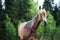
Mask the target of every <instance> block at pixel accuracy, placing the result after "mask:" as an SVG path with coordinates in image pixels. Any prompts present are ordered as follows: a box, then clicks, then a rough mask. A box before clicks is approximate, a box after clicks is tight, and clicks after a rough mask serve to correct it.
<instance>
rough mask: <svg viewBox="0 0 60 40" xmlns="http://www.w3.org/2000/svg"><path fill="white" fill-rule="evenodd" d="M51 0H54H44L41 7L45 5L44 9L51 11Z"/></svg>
mask: <svg viewBox="0 0 60 40" xmlns="http://www.w3.org/2000/svg"><path fill="white" fill-rule="evenodd" d="M53 1H54V0H44V4H43V7H45V8H46V10H49V11H51V9H52V3H53Z"/></svg>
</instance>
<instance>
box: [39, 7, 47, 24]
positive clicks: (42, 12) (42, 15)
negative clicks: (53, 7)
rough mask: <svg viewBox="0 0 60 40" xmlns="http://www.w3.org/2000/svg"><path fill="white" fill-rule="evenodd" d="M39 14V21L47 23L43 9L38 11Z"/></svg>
mask: <svg viewBox="0 0 60 40" xmlns="http://www.w3.org/2000/svg"><path fill="white" fill-rule="evenodd" d="M39 14H40V17H41V20H42V21H43V22H44V23H45V24H46V23H47V19H46V17H47V15H46V10H45V8H42V9H41V10H40V13H39Z"/></svg>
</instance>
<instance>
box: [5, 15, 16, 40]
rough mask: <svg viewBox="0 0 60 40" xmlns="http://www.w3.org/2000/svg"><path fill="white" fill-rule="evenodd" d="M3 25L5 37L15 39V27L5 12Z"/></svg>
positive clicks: (10, 39)
mask: <svg viewBox="0 0 60 40" xmlns="http://www.w3.org/2000/svg"><path fill="white" fill-rule="evenodd" d="M5 26H6V37H7V40H16V38H17V37H16V28H15V27H14V25H13V23H12V22H11V19H10V18H9V17H8V15H7V14H6V20H5Z"/></svg>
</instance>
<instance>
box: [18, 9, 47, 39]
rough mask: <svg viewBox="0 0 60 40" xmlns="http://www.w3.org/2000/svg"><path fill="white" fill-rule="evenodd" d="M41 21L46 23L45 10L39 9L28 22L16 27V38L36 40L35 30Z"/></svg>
mask: <svg viewBox="0 0 60 40" xmlns="http://www.w3.org/2000/svg"><path fill="white" fill-rule="evenodd" d="M41 21H43V22H44V23H47V19H46V10H45V8H43V9H40V10H39V11H38V13H37V15H36V16H35V17H34V18H32V19H31V20H30V21H27V22H23V23H21V24H19V25H18V36H19V38H20V40H37V37H36V36H37V35H36V30H37V28H38V26H39V24H40V23H41Z"/></svg>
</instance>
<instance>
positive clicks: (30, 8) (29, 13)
mask: <svg viewBox="0 0 60 40" xmlns="http://www.w3.org/2000/svg"><path fill="white" fill-rule="evenodd" d="M19 6H20V8H19V14H18V15H19V18H20V19H22V18H23V19H25V20H30V19H31V18H32V17H33V15H34V14H35V13H36V12H37V11H36V7H35V3H34V2H33V0H20V5H19Z"/></svg>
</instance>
